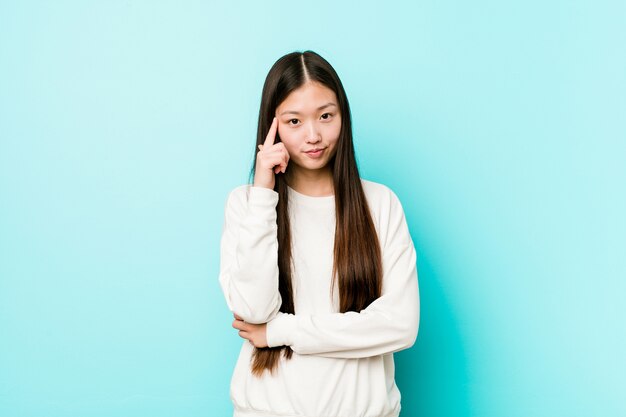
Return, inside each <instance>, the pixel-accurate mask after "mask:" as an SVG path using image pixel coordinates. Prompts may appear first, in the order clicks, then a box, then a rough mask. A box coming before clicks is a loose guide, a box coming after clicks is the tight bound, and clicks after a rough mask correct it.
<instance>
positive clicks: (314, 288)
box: [220, 51, 419, 417]
mask: <svg viewBox="0 0 626 417" xmlns="http://www.w3.org/2000/svg"><path fill="white" fill-rule="evenodd" d="M256 146H257V148H256V149H255V152H256V151H258V152H257V154H256V160H255V162H254V164H253V166H252V170H251V178H253V183H252V184H245V185H241V186H238V187H236V188H235V189H234V190H232V191H231V192H230V194H229V195H228V198H227V201H226V205H225V218H224V229H223V234H222V240H221V261H220V285H221V288H222V290H223V292H224V296H225V298H226V302H227V304H228V307H229V308H230V310H231V311H232V312H233V313H234V321H233V327H234V328H235V329H238V330H239V336H241V337H242V338H243V339H244V341H243V345H242V347H241V351H240V354H239V358H238V360H237V364H236V366H235V370H234V373H233V377H232V380H231V390H230V394H231V399H232V401H233V405H234V409H235V412H234V415H235V416H236V417H244V416H245V417H249V416H259V417H261V416H263V417H270V416H282V417H287V416H301V417H302V416H307V417H322V416H323V417H348V416H349V417H383V416H384V417H389V416H397V415H398V414H399V413H400V392H399V391H398V388H397V386H396V384H395V380H394V360H393V353H394V352H397V351H399V350H402V349H407V348H409V347H411V346H412V345H413V344H414V343H415V339H416V337H417V330H418V325H419V291H418V282H417V270H416V253H415V248H414V245H413V242H412V239H411V236H410V234H409V230H408V227H407V223H406V220H405V216H404V212H403V209H402V206H401V204H400V201H399V200H398V198H397V196H396V195H395V194H394V193H393V192H392V191H391V189H389V188H388V187H386V186H385V185H382V184H379V183H375V182H373V181H368V180H365V179H361V178H360V176H359V171H358V168H357V164H356V160H355V154H354V147H353V143H352V126H351V120H350V108H349V105H348V99H347V97H346V93H345V91H344V89H343V86H342V84H341V81H340V80H339V77H338V76H337V74H336V72H335V70H334V69H333V68H332V66H331V65H330V64H329V63H328V62H327V61H326V60H325V59H323V58H322V57H321V56H319V55H318V54H316V53H314V52H312V51H305V52H303V53H301V52H293V53H290V54H287V55H285V56H283V57H281V58H280V59H279V60H278V61H277V62H276V63H275V64H274V65H273V66H272V68H271V69H270V71H269V73H268V75H267V78H266V80H265V84H264V86H263V93H262V99H261V109H260V112H259V123H258V131H257V141H256Z"/></svg>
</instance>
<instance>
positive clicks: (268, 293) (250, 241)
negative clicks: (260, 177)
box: [219, 186, 282, 323]
mask: <svg viewBox="0 0 626 417" xmlns="http://www.w3.org/2000/svg"><path fill="white" fill-rule="evenodd" d="M277 204H278V193H277V192H276V191H274V190H271V189H269V188H264V187H254V186H250V187H249V190H248V193H247V194H246V188H244V187H240V188H236V189H234V190H233V191H231V193H230V194H229V195H228V198H227V201H226V205H225V210H224V227H223V230H222V238H221V243H220V276H219V281H220V286H221V288H222V291H223V293H224V296H225V298H226V303H227V304H228V307H229V308H230V310H231V311H232V312H233V313H235V314H237V315H238V316H240V317H241V318H242V319H243V320H244V321H246V322H248V323H265V322H267V321H268V320H271V319H272V318H274V317H275V316H276V314H277V313H278V311H279V309H280V305H281V303H282V299H281V296H280V292H279V290H278V238H277V223H276V205H277Z"/></svg>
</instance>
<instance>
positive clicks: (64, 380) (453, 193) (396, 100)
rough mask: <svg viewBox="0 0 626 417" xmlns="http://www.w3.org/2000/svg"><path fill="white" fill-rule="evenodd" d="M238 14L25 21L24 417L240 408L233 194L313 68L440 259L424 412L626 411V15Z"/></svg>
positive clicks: (6, 188) (418, 364)
mask: <svg viewBox="0 0 626 417" xmlns="http://www.w3.org/2000/svg"><path fill="white" fill-rule="evenodd" d="M231 3H233V5H226V4H225V3H214V4H210V3H208V2H201V1H197V2H190V1H189V2H180V1H170V2H149V1H130V0H128V1H113V2H83V1H75V2H69V1H55V2H40V3H38V2H29V1H19V2H18V1H13V2H9V1H2V2H1V3H0V82H1V85H0V415H2V416H3V417H4V416H6V417H12V416H29V417H30V416H37V417H40V416H41V417H44V416H45V417H52V416H64V417H65V416H76V417H78V416H80V417H90V416H103V417H104V416H107V417H108V416H132V417H135V416H151V417H154V416H157V417H160V416H176V417H180V416H185V417H186V416H189V417H194V416H208V415H216V416H217V415H220V416H226V415H229V413H230V412H231V409H232V408H231V404H230V399H229V383H230V376H231V372H232V368H233V366H234V363H235V360H236V357H237V354H238V349H239V346H240V344H241V343H242V341H241V339H240V338H239V337H238V336H237V334H236V331H235V330H234V329H232V328H231V320H232V317H231V314H230V312H229V311H228V309H227V307H226V304H225V302H224V300H223V296H222V294H221V291H220V288H219V285H218V280H217V277H218V266H219V265H218V256H219V246H218V245H219V237H220V233H221V227H222V216H223V204H224V199H225V197H226V194H227V192H228V191H229V190H230V189H232V188H233V187H235V186H236V185H239V184H243V183H245V182H246V180H247V173H248V169H249V166H250V163H251V161H252V157H253V152H254V143H253V142H254V138H255V132H256V125H255V121H256V116H257V112H258V105H259V99H260V92H261V87H262V83H263V80H264V77H265V75H266V73H267V71H268V70H269V68H270V66H271V65H272V64H273V62H274V61H275V60H276V59H277V58H278V57H279V56H281V55H283V54H284V53H287V52H291V51H293V50H304V49H313V50H315V51H317V52H319V53H320V54H322V55H323V56H324V57H326V58H327V59H328V60H329V61H330V62H331V63H332V64H333V65H334V66H335V68H336V69H337V72H338V73H339V75H340V77H341V78H342V80H343V82H344V86H345V88H346V90H347V93H348V96H349V98H350V102H351V105H352V110H353V114H352V116H353V121H354V133H355V145H356V148H357V153H358V158H359V162H360V167H361V170H362V175H363V177H365V178H368V179H371V180H374V181H378V182H382V183H385V184H387V185H388V186H390V187H391V188H392V189H393V190H394V191H396V193H397V194H398V196H399V197H400V199H401V201H402V202H403V205H404V208H405V211H406V214H407V218H408V221H409V225H410V228H411V233H412V235H413V239H414V242H415V244H416V247H417V251H418V271H419V280H420V291H421V301H422V321H421V327H420V333H419V336H418V340H417V343H416V345H415V346H414V347H413V348H412V349H410V350H407V351H403V352H401V353H399V354H397V355H396V362H397V382H398V385H399V386H400V389H401V391H402V393H403V413H402V416H404V417H413V416H414V417H418V416H437V417H447V416H449V417H459V416H475V417H502V416H506V417H517V416H519V417H528V416H536V417H544V416H545V417H548V416H550V417H553V416H568V417H574V416H581V417H582V416H585V417H587V416H601V417H614V416H615V417H617V416H623V415H626V404H625V402H624V400H623V399H620V398H619V395H620V394H623V392H624V390H625V388H626V377H625V375H626V359H625V357H626V355H625V354H624V352H626V325H625V324H624V322H625V319H626V314H625V313H624V307H623V306H624V301H623V298H624V296H625V295H626V283H625V277H626V261H625V259H626V238H625V236H626V222H625V220H624V213H626V196H625V191H624V189H625V188H626V187H625V186H624V184H625V183H626V168H625V165H626V163H625V159H626V145H625V141H626V128H625V121H626V53H625V52H624V51H625V49H624V45H625V44H626V29H624V27H625V26H624V22H625V21H626V6H625V4H624V2H621V1H617V0H616V1H614V2H610V1H591V0H587V1H582V0H581V1H560V2H559V1H556V2H544V1H538V0H530V1H521V0H519V1H511V2H500V1H495V0H492V1H488V0H477V1H474V2H452V1H428V2H424V1H420V2H406V3H401V2H395V3H394V2H385V3H383V2H352V3H342V4H339V2H331V1H317V2H312V3H311V2H309V3H297V2H296V3H294V2H287V1H284V2H272V3H267V2H250V4H245V5H244V4H242V2H231Z"/></svg>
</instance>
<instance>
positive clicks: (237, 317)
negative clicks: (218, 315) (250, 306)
mask: <svg viewBox="0 0 626 417" xmlns="http://www.w3.org/2000/svg"><path fill="white" fill-rule="evenodd" d="M233 315H234V316H235V318H236V319H237V320H243V319H242V318H241V317H239V316H238V315H237V313H233Z"/></svg>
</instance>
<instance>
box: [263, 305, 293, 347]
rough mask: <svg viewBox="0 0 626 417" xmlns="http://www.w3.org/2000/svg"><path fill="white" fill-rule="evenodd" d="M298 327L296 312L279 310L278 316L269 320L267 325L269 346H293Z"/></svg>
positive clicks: (266, 336)
mask: <svg viewBox="0 0 626 417" xmlns="http://www.w3.org/2000/svg"><path fill="white" fill-rule="evenodd" d="M297 327H298V319H297V317H296V316H295V314H289V313H283V312H282V311H279V312H278V314H277V315H276V317H274V318H273V319H272V320H270V321H268V322H267V326H266V327H265V338H266V339H267V346H268V347H276V346H291V345H292V344H293V335H294V333H295V331H296V329H297Z"/></svg>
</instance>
